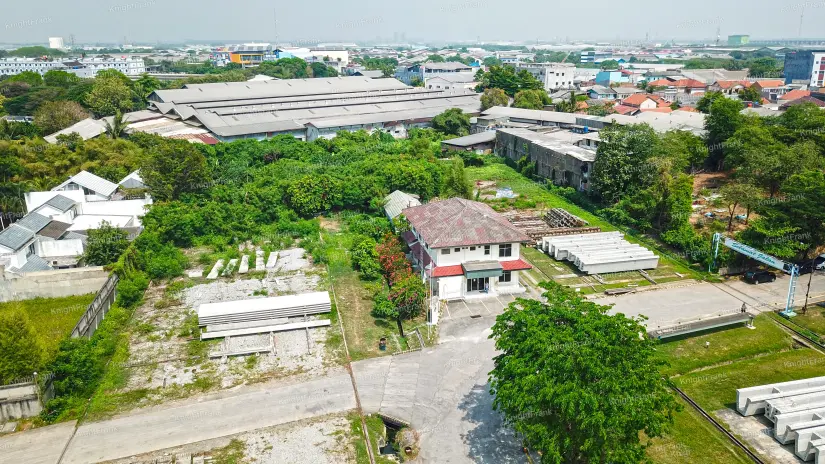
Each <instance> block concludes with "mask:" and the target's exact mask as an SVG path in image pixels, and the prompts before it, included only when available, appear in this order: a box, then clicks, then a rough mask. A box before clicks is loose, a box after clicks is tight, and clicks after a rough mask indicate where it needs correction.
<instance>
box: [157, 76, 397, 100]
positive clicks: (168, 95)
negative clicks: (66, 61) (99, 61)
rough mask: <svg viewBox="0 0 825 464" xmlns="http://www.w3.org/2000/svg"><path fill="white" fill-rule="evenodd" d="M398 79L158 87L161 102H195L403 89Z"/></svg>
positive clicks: (357, 77) (309, 80)
mask: <svg viewBox="0 0 825 464" xmlns="http://www.w3.org/2000/svg"><path fill="white" fill-rule="evenodd" d="M406 87H407V86H406V85H405V84H404V83H403V82H401V81H399V80H397V79H371V78H369V77H364V76H348V77H323V78H312V79H282V80H272V81H258V82H222V83H216V84H197V85H193V86H190V87H189V88H185V89H176V90H156V91H155V92H154V95H155V96H156V97H157V98H159V99H160V101H161V102H162V103H178V104H180V103H196V102H208V101H229V100H240V99H249V98H267V97H278V96H281V97H287V96H299V95H319V94H336V93H341V92H356V91H368V90H388V89H403V88H406Z"/></svg>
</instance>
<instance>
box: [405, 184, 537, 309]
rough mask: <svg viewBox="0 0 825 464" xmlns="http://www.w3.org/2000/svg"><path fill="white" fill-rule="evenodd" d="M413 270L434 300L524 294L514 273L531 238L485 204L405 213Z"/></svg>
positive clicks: (458, 202)
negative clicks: (425, 282)
mask: <svg viewBox="0 0 825 464" xmlns="http://www.w3.org/2000/svg"><path fill="white" fill-rule="evenodd" d="M403 214H404V216H405V217H406V218H407V220H408V221H409V223H410V231H409V232H407V233H405V234H404V240H405V241H406V242H407V244H408V245H410V250H411V255H412V260H413V264H414V265H415V266H416V267H417V268H418V269H419V270H421V271H422V273H423V275H424V276H425V277H429V278H430V279H431V280H430V286H431V288H432V291H433V296H436V297H437V298H438V299H440V300H454V299H466V298H473V297H484V296H494V295H498V294H513V293H520V292H524V291H525V289H524V287H522V286H521V285H519V273H520V272H521V271H525V270H528V269H531V268H532V266H530V264H528V263H526V262H525V261H524V260H522V259H521V254H520V251H521V246H522V244H524V243H528V242H530V237H528V236H527V235H525V234H524V233H522V232H521V231H520V230H518V229H517V228H516V227H515V226H513V225H512V224H511V223H510V222H509V221H508V220H507V219H505V218H504V217H503V216H501V215H500V214H498V213H496V212H495V211H493V209H492V208H490V207H489V206H487V205H486V204H484V203H479V202H476V201H470V200H465V199H463V198H450V199H448V200H442V201H437V202H433V203H428V204H425V205H421V206H414V207H412V208H406V209H404V211H403Z"/></svg>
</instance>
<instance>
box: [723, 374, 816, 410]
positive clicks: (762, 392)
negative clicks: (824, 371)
mask: <svg viewBox="0 0 825 464" xmlns="http://www.w3.org/2000/svg"><path fill="white" fill-rule="evenodd" d="M816 391H825V377H814V378H810V379H803V380H794V381H791V382H783V383H774V384H770V385H760V386H758V387H749V388H739V389H737V390H736V409H737V411H739V414H742V415H743V416H753V415H755V414H759V413H761V412H764V411H765V406H766V404H767V401H768V400H774V399H780V398H784V397H788V396H792V395H801V394H805V393H813V392H816ZM788 412H789V411H788Z"/></svg>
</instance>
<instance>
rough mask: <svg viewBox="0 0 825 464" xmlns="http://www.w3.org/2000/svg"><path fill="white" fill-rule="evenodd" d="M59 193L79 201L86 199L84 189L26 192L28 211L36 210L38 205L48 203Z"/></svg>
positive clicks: (24, 195) (24, 196)
mask: <svg viewBox="0 0 825 464" xmlns="http://www.w3.org/2000/svg"><path fill="white" fill-rule="evenodd" d="M57 195H63V196H64V197H67V198H71V199H72V200H74V201H76V202H78V203H82V202H84V201H86V196H85V195H83V191H82V190H70V191H65V192H55V191H51V190H49V191H46V192H26V193H24V194H23V198H24V199H25V200H26V211H28V212H32V211H34V210H35V209H37V207H38V206H40V205H42V204H43V203H46V202H47V201H49V200H51V199H52V198H54V197H56V196H57ZM44 216H45V214H44Z"/></svg>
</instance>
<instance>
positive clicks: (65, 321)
mask: <svg viewBox="0 0 825 464" xmlns="http://www.w3.org/2000/svg"><path fill="white" fill-rule="evenodd" d="M94 298H95V294H94V293H89V294H87V295H77V296H67V297H65V298H34V299H31V300H23V301H11V302H8V303H0V312H3V311H8V310H11V309H14V308H20V309H22V310H23V311H24V312H25V313H26V314H27V315H28V316H29V320H30V321H31V324H32V327H34V330H35V331H36V332H37V335H38V337H39V338H40V342H41V343H42V345H43V351H44V352H45V355H46V357H45V359H46V360H51V359H52V358H53V357H54V355H55V353H56V352H57V346H58V345H59V344H60V341H61V340H63V339H64V338H66V337H67V336H69V335H70V334H71V333H72V329H73V328H74V326H75V325H77V321H78V320H80V316H81V315H83V313H84V312H85V311H86V308H87V307H88V306H89V304H91V302H92V300H94Z"/></svg>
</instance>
